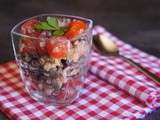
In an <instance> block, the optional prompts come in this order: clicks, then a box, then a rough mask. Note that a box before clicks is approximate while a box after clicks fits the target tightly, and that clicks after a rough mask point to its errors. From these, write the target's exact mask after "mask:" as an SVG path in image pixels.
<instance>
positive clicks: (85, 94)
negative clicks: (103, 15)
mask: <svg viewBox="0 0 160 120" xmlns="http://www.w3.org/2000/svg"><path fill="white" fill-rule="evenodd" d="M97 29H99V30H100V27H96V28H95V30H96V31H97ZM101 30H102V29H101ZM100 32H101V31H100ZM120 43H121V42H120ZM124 45H126V44H124ZM140 53H142V52H140ZM92 54H93V57H92V59H91V61H93V63H94V61H95V56H94V55H98V54H96V53H94V52H93V53H92ZM148 57H149V56H148ZM151 58H154V57H151ZM107 59H108V58H107ZM114 59H115V58H114ZM114 59H112V60H114ZM154 59H155V58H154ZM107 61H108V60H107ZM107 61H106V62H107ZM122 65H123V64H122ZM157 65H158V64H157ZM108 67H109V66H108ZM110 67H112V66H110ZM128 67H129V66H128ZM130 68H131V67H129V68H128V69H130ZM94 69H95V68H93V70H94ZM132 69H133V68H132ZM155 70H156V66H154V67H153V68H152V71H155ZM91 72H92V73H91ZM102 73H103V72H102ZM102 73H101V74H102ZM110 74H111V73H110ZM158 74H159V73H158ZM97 75H98V74H97ZM137 75H141V73H139V72H137ZM114 77H116V76H114ZM108 78H109V77H108ZM108 78H105V79H101V78H100V76H98V77H96V76H95V75H94V71H92V69H90V72H89V73H88V74H87V78H86V81H85V84H84V89H83V90H82V93H81V95H80V97H79V98H78V99H77V100H76V101H75V102H74V103H73V104H72V105H69V106H65V107H58V106H53V105H49V104H43V103H39V102H36V101H35V100H34V99H32V98H31V97H30V96H29V95H28V94H27V92H26V91H25V89H24V86H23V84H22V82H21V80H20V76H19V71H18V68H17V65H16V64H15V62H9V63H6V64H3V65H0V108H1V110H2V111H4V112H5V113H6V114H7V116H8V117H9V118H11V119H13V120H54V119H55V120H75V119H76V120H86V119H87V120H97V119H98V120H111V119H112V120H135V119H138V118H143V117H144V116H145V115H146V114H148V113H150V112H151V111H153V110H155V109H156V107H154V108H153V107H152V108H151V107H149V106H148V105H146V104H144V103H142V102H140V101H139V100H138V99H136V98H135V97H134V96H131V95H129V94H127V93H126V92H123V91H121V90H119V89H117V88H116V87H114V86H113V85H111V84H108V83H107V82H106V81H103V80H107V79H108ZM111 80H112V79H111ZM149 83H150V84H149ZM149 83H146V84H149V85H150V86H154V85H156V84H154V83H152V82H151V81H149ZM151 88H152V87H151ZM155 88H156V87H155V86H154V87H153V89H155ZM137 98H138V97H137Z"/></svg>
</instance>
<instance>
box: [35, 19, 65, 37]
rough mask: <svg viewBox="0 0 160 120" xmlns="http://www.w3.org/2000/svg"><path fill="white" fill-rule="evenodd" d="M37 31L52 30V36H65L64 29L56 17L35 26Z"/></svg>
mask: <svg viewBox="0 0 160 120" xmlns="http://www.w3.org/2000/svg"><path fill="white" fill-rule="evenodd" d="M34 27H35V29H37V30H50V31H52V35H55V36H60V35H63V34H64V29H63V28H60V26H59V24H58V19H57V18H56V17H47V21H46V22H41V23H40V24H37V25H35V26H34Z"/></svg>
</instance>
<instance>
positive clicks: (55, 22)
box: [47, 17, 60, 30]
mask: <svg viewBox="0 0 160 120" xmlns="http://www.w3.org/2000/svg"><path fill="white" fill-rule="evenodd" d="M47 22H48V24H49V25H50V26H52V27H54V28H55V29H57V30H58V29H60V27H59V25H58V19H57V18H56V17H47Z"/></svg>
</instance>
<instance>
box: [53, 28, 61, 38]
mask: <svg viewBox="0 0 160 120" xmlns="http://www.w3.org/2000/svg"><path fill="white" fill-rule="evenodd" d="M63 34H64V31H63V30H62V29H59V30H56V31H54V32H53V33H52V35H55V36H61V35H63Z"/></svg>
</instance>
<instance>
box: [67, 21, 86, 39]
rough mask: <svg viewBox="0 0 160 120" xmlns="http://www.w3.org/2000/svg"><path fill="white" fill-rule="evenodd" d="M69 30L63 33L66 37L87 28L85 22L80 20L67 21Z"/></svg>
mask: <svg viewBox="0 0 160 120" xmlns="http://www.w3.org/2000/svg"><path fill="white" fill-rule="evenodd" d="M69 27H70V30H69V31H68V32H66V33H65V34H64V36H65V37H66V38H69V39H71V38H73V37H75V36H76V35H78V34H80V33H82V32H83V31H85V30H86V29H87V24H86V23H84V22H83V21H81V20H76V21H72V22H70V23H69Z"/></svg>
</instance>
